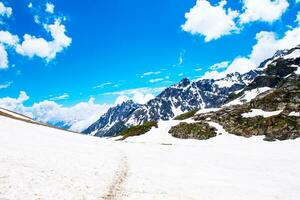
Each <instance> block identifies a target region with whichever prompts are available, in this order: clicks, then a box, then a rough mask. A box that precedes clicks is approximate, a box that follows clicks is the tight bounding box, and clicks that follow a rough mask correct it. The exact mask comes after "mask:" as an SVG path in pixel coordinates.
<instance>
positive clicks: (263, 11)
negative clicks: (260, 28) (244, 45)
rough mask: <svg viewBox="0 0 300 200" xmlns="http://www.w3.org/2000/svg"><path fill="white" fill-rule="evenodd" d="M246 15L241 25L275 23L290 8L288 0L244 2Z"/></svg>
mask: <svg viewBox="0 0 300 200" xmlns="http://www.w3.org/2000/svg"><path fill="white" fill-rule="evenodd" d="M243 4H244V5H243V9H244V13H242V14H241V15H240V23H242V24H245V23H249V22H253V21H265V22H273V21H276V20H278V19H279V18H280V17H281V16H282V14H283V13H284V12H285V11H286V9H287V8H288V6H289V3H288V2H287V0H243Z"/></svg>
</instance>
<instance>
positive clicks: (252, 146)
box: [0, 116, 300, 200]
mask: <svg viewBox="0 0 300 200" xmlns="http://www.w3.org/2000/svg"><path fill="white" fill-rule="evenodd" d="M187 121H189V122H192V121H191V120H187ZM178 123H179V121H169V122H168V121H163V122H159V128H153V129H151V130H150V131H149V132H148V133H146V134H145V135H142V136H139V137H132V138H128V139H127V140H125V141H119V142H116V141H114V140H113V139H104V138H97V137H91V136H83V135H77V134H74V133H69V132H64V131H60V130H56V129H52V128H48V127H44V126H39V125H34V124H28V123H26V122H23V121H17V120H14V119H10V118H7V117H2V116H0V199H9V200H19V199H20V200H21V199H22V200H33V199H43V200H45V199H46V200H57V199H60V200H64V199H67V200H77V199H84V200H85V199H88V200H89V199H91V200H98V199H110V200H113V199H125V200H126V199H130V200H135V199H136V200H142V199H143V200H144V199H149V200H150V199H151V200H153V199H167V200H169V199H170V200H173V199H176V200H177V199H178V200H179V199H184V200H189V199H193V200H199V199H201V200H210V199H228V200H241V199H243V200H257V199H264V200H273V199H274V200H275V199H282V200H286V199H289V200H297V199H299V196H300V185H299V182H300V172H299V168H300V157H299V150H300V140H293V141H292V140H290V141H284V142H266V141H263V140H262V138H261V137H253V138H250V139H246V138H242V137H238V136H234V135H230V134H227V133H225V132H224V130H223V129H222V127H221V126H220V125H218V124H216V123H211V125H212V126H215V127H216V128H217V129H218V132H219V133H222V135H218V136H217V137H215V138H212V139H210V140H206V141H197V140H180V139H176V138H173V137H171V136H170V135H169V134H168V130H169V128H170V127H171V126H172V125H176V124H178Z"/></svg>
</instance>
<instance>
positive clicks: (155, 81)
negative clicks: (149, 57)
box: [149, 78, 164, 83]
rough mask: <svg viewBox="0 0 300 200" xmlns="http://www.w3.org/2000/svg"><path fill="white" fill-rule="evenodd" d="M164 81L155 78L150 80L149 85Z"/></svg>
mask: <svg viewBox="0 0 300 200" xmlns="http://www.w3.org/2000/svg"><path fill="white" fill-rule="evenodd" d="M163 80H164V79H163V78H155V79H151V80H149V82H150V83H158V82H161V81H163Z"/></svg>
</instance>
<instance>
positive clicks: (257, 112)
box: [242, 109, 283, 118]
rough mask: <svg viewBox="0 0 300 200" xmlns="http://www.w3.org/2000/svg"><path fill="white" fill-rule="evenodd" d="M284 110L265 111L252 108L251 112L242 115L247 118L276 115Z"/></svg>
mask: <svg viewBox="0 0 300 200" xmlns="http://www.w3.org/2000/svg"><path fill="white" fill-rule="evenodd" d="M282 111H283V110H276V111H272V112H268V111H264V110H262V109H251V111H250V112H248V113H243V114H242V117H245V118H251V117H257V116H262V117H265V118H266V117H272V116H275V115H279V114H280V113H282Z"/></svg>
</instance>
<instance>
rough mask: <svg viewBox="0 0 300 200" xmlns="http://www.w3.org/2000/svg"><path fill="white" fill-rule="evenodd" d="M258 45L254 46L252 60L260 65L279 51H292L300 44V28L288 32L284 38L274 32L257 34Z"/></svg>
mask: <svg viewBox="0 0 300 200" xmlns="http://www.w3.org/2000/svg"><path fill="white" fill-rule="evenodd" d="M256 40H257V43H256V44H255V45H254V46H253V48H252V52H251V55H250V59H251V60H252V61H253V62H254V63H255V64H256V65H259V64H260V63H261V62H262V61H264V60H265V59H267V58H270V57H272V56H273V55H274V53H276V51H278V50H282V49H290V48H293V47H295V46H297V45H299V44H300V27H297V28H294V29H291V30H288V31H286V32H285V34H284V35H283V37H282V38H278V36H277V35H276V33H274V32H266V31H262V32H259V33H258V34H256Z"/></svg>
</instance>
